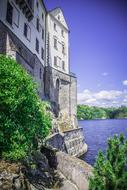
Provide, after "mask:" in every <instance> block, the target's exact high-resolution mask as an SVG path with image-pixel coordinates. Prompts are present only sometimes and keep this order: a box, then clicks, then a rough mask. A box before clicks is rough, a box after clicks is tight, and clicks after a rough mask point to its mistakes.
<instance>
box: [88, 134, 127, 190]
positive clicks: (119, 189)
mask: <svg viewBox="0 0 127 190" xmlns="http://www.w3.org/2000/svg"><path fill="white" fill-rule="evenodd" d="M89 189H90V190H126V189H127V141H125V139H124V136H123V135H120V137H119V138H118V137H117V136H116V135H115V136H114V138H113V139H109V140H108V148H107V152H106V156H104V155H103V153H102V152H101V151H100V152H99V154H98V157H97V160H96V163H95V166H94V170H93V176H92V177H90V180H89Z"/></svg>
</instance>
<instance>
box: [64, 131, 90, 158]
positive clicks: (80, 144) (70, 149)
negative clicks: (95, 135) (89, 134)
mask: <svg viewBox="0 0 127 190" xmlns="http://www.w3.org/2000/svg"><path fill="white" fill-rule="evenodd" d="M64 144H65V149H66V152H67V153H68V154H70V155H72V156H77V157H78V156H81V155H83V154H84V153H85V152H86V151H87V145H86V144H85V142H84V135H83V129H82V128H77V129H72V130H68V131H65V132H64Z"/></svg>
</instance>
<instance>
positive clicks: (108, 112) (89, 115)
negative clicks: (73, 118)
mask: <svg viewBox="0 0 127 190" xmlns="http://www.w3.org/2000/svg"><path fill="white" fill-rule="evenodd" d="M77 117H78V119H82V120H85V119H108V118H110V119H115V118H125V117H127V107H125V106H121V107H119V108H114V107H111V108H102V107H92V106H87V105H78V107H77Z"/></svg>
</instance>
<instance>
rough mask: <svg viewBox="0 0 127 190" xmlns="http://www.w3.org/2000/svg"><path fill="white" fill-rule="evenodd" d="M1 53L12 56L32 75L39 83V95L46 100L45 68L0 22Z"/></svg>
mask: <svg viewBox="0 0 127 190" xmlns="http://www.w3.org/2000/svg"><path fill="white" fill-rule="evenodd" d="M0 53H3V54H6V55H8V56H11V57H12V58H14V59H16V61H17V62H18V63H19V64H21V65H22V66H23V67H24V68H25V69H26V70H27V71H28V73H30V74H31V75H32V76H33V77H34V79H35V81H36V82H37V83H38V93H39V95H40V97H41V98H42V99H43V98H44V66H43V65H42V63H41V62H40V61H39V59H38V58H37V56H36V55H35V54H33V53H32V52H31V51H29V50H28V49H27V47H26V46H25V45H24V44H23V43H22V42H21V41H20V40H19V39H18V38H17V37H16V36H15V35H14V34H13V33H12V32H11V30H9V29H8V28H7V27H6V26H5V25H4V24H3V23H2V22H1V21H0Z"/></svg>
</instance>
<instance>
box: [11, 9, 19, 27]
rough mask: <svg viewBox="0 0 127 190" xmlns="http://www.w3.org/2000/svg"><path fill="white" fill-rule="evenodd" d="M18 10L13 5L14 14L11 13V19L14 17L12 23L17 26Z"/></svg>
mask: <svg viewBox="0 0 127 190" xmlns="http://www.w3.org/2000/svg"><path fill="white" fill-rule="evenodd" d="M19 15H20V13H19V11H18V9H17V8H16V7H14V14H13V19H14V24H15V25H16V26H17V27H18V26H19Z"/></svg>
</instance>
